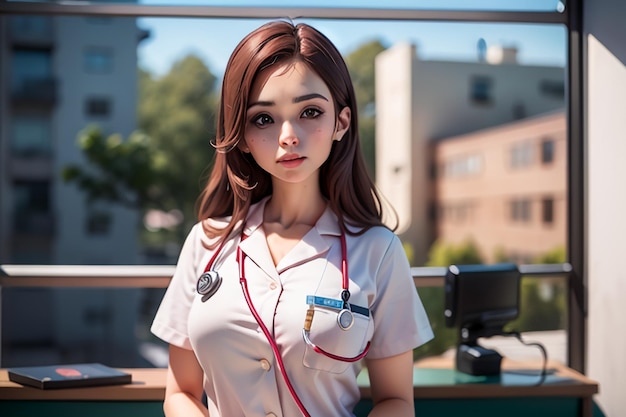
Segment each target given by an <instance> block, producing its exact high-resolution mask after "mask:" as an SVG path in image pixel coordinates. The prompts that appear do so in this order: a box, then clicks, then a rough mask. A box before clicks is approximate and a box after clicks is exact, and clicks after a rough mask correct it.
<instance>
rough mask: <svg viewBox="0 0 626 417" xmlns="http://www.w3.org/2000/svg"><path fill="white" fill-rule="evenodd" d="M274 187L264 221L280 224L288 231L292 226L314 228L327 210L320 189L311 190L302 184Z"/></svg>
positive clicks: (266, 207)
mask: <svg viewBox="0 0 626 417" xmlns="http://www.w3.org/2000/svg"><path fill="white" fill-rule="evenodd" d="M291 185H292V184H289V186H288V187H274V191H273V193H272V197H271V199H270V200H269V201H268V202H267V205H266V206H265V213H264V218H263V221H264V222H265V223H274V224H280V225H281V226H282V228H284V229H288V228H290V227H292V226H305V225H306V226H314V225H315V223H317V220H318V219H319V218H320V216H321V215H322V213H324V210H325V209H326V200H325V199H324V198H323V197H322V194H321V192H320V190H319V187H314V189H311V188H309V187H306V186H302V184H294V186H291Z"/></svg>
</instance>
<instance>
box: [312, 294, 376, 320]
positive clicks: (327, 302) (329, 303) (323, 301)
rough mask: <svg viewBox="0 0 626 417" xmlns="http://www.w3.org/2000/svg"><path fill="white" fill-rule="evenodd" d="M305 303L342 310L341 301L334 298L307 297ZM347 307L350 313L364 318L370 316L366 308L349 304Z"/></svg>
mask: <svg viewBox="0 0 626 417" xmlns="http://www.w3.org/2000/svg"><path fill="white" fill-rule="evenodd" d="M306 303H307V304H309V305H315V306H319V307H326V308H332V309H334V310H342V309H343V300H337V299H336V298H326V297H320V296H317V295H307V296H306ZM348 305H349V306H350V311H352V312H353V313H357V314H360V315H362V316H365V317H369V316H370V310H369V309H368V308H365V307H361V306H358V305H356V304H350V303H348Z"/></svg>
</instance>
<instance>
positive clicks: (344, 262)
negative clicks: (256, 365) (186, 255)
mask: <svg viewBox="0 0 626 417" xmlns="http://www.w3.org/2000/svg"><path fill="white" fill-rule="evenodd" d="M247 237H248V236H247V235H246V234H245V233H242V234H241V241H243V240H245V239H246V238H247ZM340 240H341V275H342V277H341V278H342V279H341V281H342V282H341V284H342V288H343V290H344V292H347V291H348V289H349V285H350V279H349V276H348V259H347V258H348V256H347V253H348V248H347V244H346V237H345V234H343V233H342V234H341V239H340ZM225 243H226V241H225V240H224V241H222V243H221V244H220V246H219V248H218V249H217V250H216V251H215V253H214V254H213V256H212V257H211V259H210V260H209V262H208V263H207V265H206V268H205V270H204V271H205V272H207V271H209V270H210V269H211V268H212V267H213V264H214V263H215V260H216V259H217V256H218V254H219V253H221V252H222V249H223V248H224V245H225ZM245 257H246V255H245V254H244V253H243V251H242V250H241V248H240V247H239V245H238V246H237V264H238V265H239V283H240V284H241V288H242V290H243V295H244V298H245V300H246V304H248V308H249V309H250V312H251V313H252V316H254V319H255V320H256V321H257V323H258V325H259V327H260V328H261V331H262V332H263V334H264V335H265V337H266V339H267V341H268V342H269V344H270V347H271V348H272V352H273V353H274V357H275V358H276V363H277V364H278V369H279V370H280V373H281V375H282V377H283V380H284V381H285V384H286V385H287V388H288V389H289V393H290V394H291V396H292V397H293V399H294V401H295V403H296V405H297V406H298V408H299V409H300V412H302V415H303V416H305V417H310V414H309V412H308V411H307V410H306V408H305V407H304V404H302V401H301V400H300V397H298V394H297V393H296V390H295V388H294V387H293V385H292V383H291V381H290V379H289V376H288V375H287V371H286V369H285V365H284V363H283V359H282V356H281V354H280V350H279V349H278V345H277V344H276V341H275V340H274V338H273V337H272V335H271V333H270V331H269V329H268V328H267V326H266V325H265V323H264V322H263V320H262V319H261V316H260V315H259V313H258V312H257V310H256V308H255V307H254V304H253V303H252V299H251V298H250V292H249V291H248V281H247V279H246V274H245V262H244V261H245ZM305 338H306V341H307V343H308V344H309V345H310V346H311V347H312V348H313V350H314V351H315V352H317V353H320V354H322V355H324V356H327V357H329V358H331V359H335V360H338V361H343V362H357V361H359V360H361V359H363V358H364V357H365V356H366V355H367V352H368V351H369V346H370V342H368V343H367V346H365V349H364V350H363V352H361V353H360V354H359V355H357V356H355V357H352V358H347V357H343V356H338V355H334V354H332V353H330V352H326V351H325V350H323V349H322V348H320V347H319V346H317V345H315V344H314V343H312V342H311V341H310V340H308V336H307V335H306V334H305Z"/></svg>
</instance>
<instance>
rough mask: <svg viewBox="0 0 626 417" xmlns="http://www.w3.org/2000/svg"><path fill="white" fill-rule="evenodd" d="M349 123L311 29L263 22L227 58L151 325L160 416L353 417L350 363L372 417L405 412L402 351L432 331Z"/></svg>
mask: <svg viewBox="0 0 626 417" xmlns="http://www.w3.org/2000/svg"><path fill="white" fill-rule="evenodd" d="M356 115H357V111H356V100H355V97H354V91H353V86H352V82H351V79H350V76H349V73H348V70H347V68H346V66H345V62H344V61H343V59H342V57H341V55H340V54H339V52H338V51H337V49H336V48H335V47H334V45H333V44H332V43H331V42H330V41H329V40H328V39H327V38H326V37H325V36H324V35H322V34H321V33H319V32H318V31H317V30H315V29H313V28H312V27H310V26H308V25H305V24H298V25H295V26H294V25H293V24H291V23H288V22H283V21H277V22H271V23H268V24H266V25H263V26H262V27H260V28H258V29H257V30H255V31H253V32H252V33H250V34H249V35H247V36H246V37H245V38H244V39H243V40H242V41H241V42H240V43H239V45H238V46H237V47H236V49H235V51H234V52H233V54H232V56H231V57H230V60H229V62H228V65H227V68H226V71H225V74H224V81H223V86H222V96H221V103H220V108H219V115H218V123H217V138H216V141H215V147H216V150H217V152H216V158H215V161H214V167H213V170H212V173H211V176H210V178H209V181H208V183H207V186H206V188H205V189H204V191H203V193H202V195H201V198H200V199H199V220H200V221H199V223H198V224H197V225H196V226H195V227H194V228H193V229H192V231H191V232H190V234H189V236H188V237H187V240H186V242H185V244H184V246H183V249H182V251H181V254H180V258H179V261H178V264H177V268H176V272H175V274H174V277H173V278H172V282H171V284H170V286H169V288H168V290H167V292H166V295H165V297H164V299H163V301H162V303H161V306H160V307H159V311H158V312H157V315H156V317H155V320H154V323H153V326H152V331H153V333H154V334H156V335H157V336H159V337H160V338H162V339H163V340H165V341H167V342H168V343H169V344H170V358H169V367H168V377H167V386H166V395H165V402H164V409H165V412H166V415H167V416H185V417H187V416H193V415H198V416H200V415H207V412H208V415H210V416H211V417H216V416H223V417H243V416H247V417H250V416H297V415H311V416H316V417H319V416H325V417H326V416H352V415H353V414H352V410H353V409H354V406H355V404H356V403H357V402H358V401H359V389H358V386H357V383H356V377H357V375H358V373H359V372H360V370H361V368H362V365H363V361H365V364H366V366H367V368H368V372H369V377H370V379H371V392H372V400H373V402H374V408H373V410H372V412H371V414H370V415H371V416H412V415H413V414H414V411H413V385H412V365H413V360H412V350H413V348H415V347H416V346H418V345H420V344H423V343H425V342H426V341H428V340H430V339H431V338H432V331H431V328H430V325H429V322H428V319H427V317H426V314H425V312H424V308H423V306H422V304H421V302H420V300H419V297H418V295H417V292H416V291H415V287H414V285H413V281H412V278H411V274H410V268H409V264H408V262H407V260H406V257H405V254H404V252H403V249H402V245H401V243H400V241H399V239H398V238H397V237H396V236H395V235H394V233H393V232H392V231H391V230H389V229H388V228H387V227H385V226H384V225H383V222H382V216H383V214H382V204H381V199H380V198H379V196H378V194H377V193H376V190H375V189H374V186H373V183H372V181H371V179H370V178H369V177H368V175H367V171H366V168H365V164H364V161H363V158H362V155H361V150H360V145H359V139H358V132H357V118H356ZM200 276H202V277H201V278H199V277H200ZM363 358H364V359H363ZM203 394H205V395H206V403H207V406H205V405H204V404H203ZM207 408H208V410H207Z"/></svg>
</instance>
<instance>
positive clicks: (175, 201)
mask: <svg viewBox="0 0 626 417" xmlns="http://www.w3.org/2000/svg"><path fill="white" fill-rule="evenodd" d="M215 82H216V78H215V76H214V75H213V74H212V73H211V72H210V71H209V69H208V68H207V67H206V66H205V65H204V64H203V63H202V61H201V60H200V59H199V58H197V57H195V56H187V57H186V58H184V59H182V60H181V61H179V62H177V63H175V64H174V65H173V66H172V68H171V70H170V71H169V73H168V74H167V75H165V76H164V77H162V78H160V79H155V78H153V77H152V75H151V74H149V73H148V72H145V71H143V70H139V105H138V119H139V128H140V130H138V131H137V132H134V133H132V134H131V135H130V136H129V137H128V138H127V139H126V140H124V139H123V138H122V137H121V136H120V135H118V134H111V135H109V136H108V137H106V134H105V133H104V132H103V131H102V130H101V129H100V128H98V127H97V126H90V127H88V128H86V129H85V130H84V131H82V132H81V133H80V134H79V137H78V146H79V147H80V149H81V150H82V152H83V155H84V156H85V157H86V159H87V161H88V162H89V165H70V166H67V167H64V169H63V178H64V180H65V181H66V182H70V183H75V184H76V185H77V186H78V187H79V188H80V189H81V190H83V192H85V194H86V196H87V199H88V200H89V201H95V200H104V201H110V202H114V203H120V204H124V205H126V206H129V207H134V208H137V209H139V210H141V211H146V210H148V209H159V210H163V211H170V210H173V209H176V210H180V211H181V212H182V213H183V218H184V222H183V223H182V224H181V225H180V226H179V227H178V229H177V230H176V232H175V233H174V236H173V237H172V236H169V237H168V238H174V239H175V240H178V241H179V242H178V243H181V242H182V239H183V237H184V235H185V234H186V231H187V230H188V229H189V228H190V226H191V225H192V224H193V223H194V222H195V220H196V219H195V213H194V206H195V201H196V199H197V197H198V194H199V192H200V189H201V187H202V186H203V182H204V178H203V176H204V173H205V172H206V170H207V168H208V167H209V165H210V162H211V160H212V156H213V153H214V149H213V147H212V146H211V145H210V141H211V139H212V138H213V137H214V135H215V133H214V132H215V110H216V91H215Z"/></svg>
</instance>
